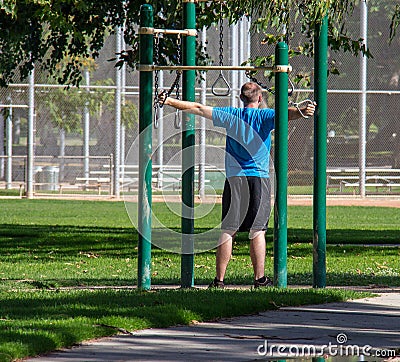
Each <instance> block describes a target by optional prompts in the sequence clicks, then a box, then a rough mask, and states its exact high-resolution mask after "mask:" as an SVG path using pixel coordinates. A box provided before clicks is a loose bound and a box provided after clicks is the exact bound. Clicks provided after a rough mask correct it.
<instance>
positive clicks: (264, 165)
mask: <svg viewBox="0 0 400 362" xmlns="http://www.w3.org/2000/svg"><path fill="white" fill-rule="evenodd" d="M212 119H213V123H214V126H216V127H223V128H225V129H226V149H225V150H226V153H225V171H226V177H232V176H257V177H269V156H270V150H271V131H272V130H273V129H274V127H275V111H274V110H273V109H269V108H263V109H258V108H233V107H214V108H213V113H212Z"/></svg>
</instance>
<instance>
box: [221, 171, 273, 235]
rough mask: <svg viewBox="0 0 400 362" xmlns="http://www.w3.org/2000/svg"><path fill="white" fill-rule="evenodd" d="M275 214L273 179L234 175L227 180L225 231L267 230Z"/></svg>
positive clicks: (224, 197)
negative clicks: (272, 193) (271, 217)
mask: <svg viewBox="0 0 400 362" xmlns="http://www.w3.org/2000/svg"><path fill="white" fill-rule="evenodd" d="M270 214H271V182H270V179H269V178H261V177H255V176H234V177H230V178H228V179H226V180H225V185H224V192H223V194H222V224H221V229H222V230H234V231H250V229H251V230H267V227H268V220H269V216H270Z"/></svg>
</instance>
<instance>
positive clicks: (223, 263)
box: [216, 230, 236, 281]
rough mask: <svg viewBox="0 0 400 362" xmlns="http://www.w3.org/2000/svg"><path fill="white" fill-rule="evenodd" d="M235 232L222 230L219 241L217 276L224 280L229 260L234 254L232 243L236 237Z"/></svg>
mask: <svg viewBox="0 0 400 362" xmlns="http://www.w3.org/2000/svg"><path fill="white" fill-rule="evenodd" d="M235 234H236V233H235V232H232V231H229V230H228V231H225V230H222V231H221V235H220V237H219V241H218V248H217V257H216V258H217V260H216V277H217V279H218V280H219V281H223V280H224V277H225V273H226V268H227V267H228V264H229V261H230V260H231V256H232V244H233V239H234V238H235Z"/></svg>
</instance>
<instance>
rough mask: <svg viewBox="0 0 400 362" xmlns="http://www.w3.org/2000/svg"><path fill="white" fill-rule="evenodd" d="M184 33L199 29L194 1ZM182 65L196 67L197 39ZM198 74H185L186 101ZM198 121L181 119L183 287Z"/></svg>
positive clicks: (190, 263)
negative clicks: (196, 123) (197, 27)
mask: <svg viewBox="0 0 400 362" xmlns="http://www.w3.org/2000/svg"><path fill="white" fill-rule="evenodd" d="M183 27H184V29H196V7H195V3H194V1H190V2H188V1H186V2H184V3H183ZM182 60H183V65H195V64H196V37H194V36H186V37H185V38H184V42H183V59H182ZM195 81H196V73H195V71H194V70H187V71H184V72H183V85H182V96H183V99H184V100H187V101H194V100H195ZM194 150H195V119H194V116H193V115H191V114H187V113H184V114H183V117H182V171H183V174H182V221H181V225H182V256H181V287H182V288H191V287H193V285H194V164H195V157H194V156H195V155H194Z"/></svg>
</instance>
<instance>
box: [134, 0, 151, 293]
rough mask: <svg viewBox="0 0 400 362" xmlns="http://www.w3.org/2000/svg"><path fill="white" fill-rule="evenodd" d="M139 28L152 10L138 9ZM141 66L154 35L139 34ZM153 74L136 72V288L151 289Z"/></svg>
mask: <svg viewBox="0 0 400 362" xmlns="http://www.w3.org/2000/svg"><path fill="white" fill-rule="evenodd" d="M140 26H141V27H147V28H152V27H153V8H152V6H151V5H149V4H144V5H142V6H141V7H140ZM139 43H140V47H139V59H140V64H153V35H152V34H140V38H139ZM152 94H153V73H152V72H146V71H141V72H139V200H138V231H139V241H138V288H141V289H144V290H149V289H150V287H151V204H152V192H151V174H152V162H151V153H152V114H153V107H152V102H151V101H149V100H151V99H152V97H153V96H152Z"/></svg>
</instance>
